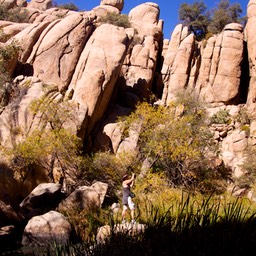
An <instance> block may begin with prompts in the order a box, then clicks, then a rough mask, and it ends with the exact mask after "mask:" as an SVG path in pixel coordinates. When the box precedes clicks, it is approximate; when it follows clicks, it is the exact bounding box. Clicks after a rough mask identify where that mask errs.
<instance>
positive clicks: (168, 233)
mask: <svg viewBox="0 0 256 256" xmlns="http://www.w3.org/2000/svg"><path fill="white" fill-rule="evenodd" d="M172 199H173V200H172V202H170V204H169V205H167V204H166V205H164V204H162V205H156V204H155V205H153V203H149V202H150V201H148V202H147V203H145V201H144V203H143V202H142V201H141V202H139V209H137V210H138V211H137V212H138V215H137V222H138V223H141V224H145V225H146V228H145V231H144V232H143V233H139V234H137V235H134V236H131V235H129V234H128V232H127V231H126V232H123V233H118V234H115V233H114V232H111V234H110V236H109V237H108V239H107V240H106V241H105V243H101V244H97V243H96V235H97V233H95V234H94V235H95V236H94V237H93V236H91V238H90V239H89V240H87V241H79V242H77V243H72V242H70V243H69V244H67V245H61V244H56V243H54V242H53V243H52V244H49V246H48V247H38V248H36V247H34V248H25V247H24V248H20V249H18V250H15V251H9V252H7V251H6V252H2V254H1V255H38V256H39V255H40V256H42V255H46V256H50V255H63V256H64V255H65V256H66V255H67V256H71V255H72V256H78V255H91V256H96V255H197V256H198V255H218V256H219V255H255V251H254V249H255V237H256V216H255V213H256V205H255V203H253V202H251V201H250V200H248V199H247V198H242V197H241V198H240V197H236V198H234V197H229V196H223V195H222V196H207V197H202V196H200V197H198V196H194V195H188V194H186V193H181V194H180V197H179V198H178V197H176V198H174V197H173V198H172ZM117 223H121V222H120V214H119V213H118V214H117V215H111V216H110V215H109V223H108V224H109V225H110V226H111V227H112V230H113V227H114V225H115V224H117ZM0 252H1V251H0Z"/></svg>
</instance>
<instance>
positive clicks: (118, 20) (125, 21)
mask: <svg viewBox="0 0 256 256" xmlns="http://www.w3.org/2000/svg"><path fill="white" fill-rule="evenodd" d="M100 22H101V23H102V24H103V23H108V24H112V25H115V26H118V27H123V28H129V27H131V23H130V21H129V17H128V16H127V15H126V14H118V13H114V12H108V13H107V14H106V15H105V16H103V17H101V18H100Z"/></svg>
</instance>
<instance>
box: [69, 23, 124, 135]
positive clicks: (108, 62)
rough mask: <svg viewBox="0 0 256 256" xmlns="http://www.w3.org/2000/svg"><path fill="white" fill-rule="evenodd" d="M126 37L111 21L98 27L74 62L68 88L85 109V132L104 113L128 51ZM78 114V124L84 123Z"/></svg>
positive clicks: (122, 29)
mask: <svg viewBox="0 0 256 256" xmlns="http://www.w3.org/2000/svg"><path fill="white" fill-rule="evenodd" d="M128 46H129V40H128V37H127V35H126V33H125V29H124V28H120V27H116V26H114V25H110V24H103V25H101V26H100V27H98V28H97V29H96V30H95V32H94V33H93V35H92V36H91V37H90V40H89V41H88V43H87V44H86V46H85V48H84V50H83V52H82V54H81V56H80V59H79V62H78V64H77V67H76V70H75V73H74V76H73V79H72V82H71V85H70V88H73V89H74V94H73V98H72V99H73V100H74V101H75V102H77V103H78V104H79V105H80V107H83V108H84V110H86V109H88V115H89V116H90V126H89V127H88V129H89V130H88V131H91V129H92V127H93V126H94V125H95V123H96V122H97V121H99V120H100V119H101V117H102V116H103V114H104V112H105V110H106V108H107V106H108V103H109V100H110V98H111V96H112V93H113V90H114V88H115V84H116V81H117V78H118V75H119V72H120V69H121V65H122V63H123V61H124V58H125V55H126V52H127V50H128ZM84 118H85V116H83V115H81V120H80V122H81V124H82V123H84V124H85V123H86V120H85V119H84Z"/></svg>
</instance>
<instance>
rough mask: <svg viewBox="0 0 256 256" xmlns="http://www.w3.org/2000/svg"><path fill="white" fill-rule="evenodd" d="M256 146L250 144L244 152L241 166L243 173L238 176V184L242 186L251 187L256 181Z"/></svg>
mask: <svg viewBox="0 0 256 256" xmlns="http://www.w3.org/2000/svg"><path fill="white" fill-rule="evenodd" d="M255 155H256V148H255V146H253V145H248V147H247V148H246V150H245V153H244V160H243V164H241V168H242V170H243V172H244V173H243V175H242V176H240V177H239V178H237V180H236V181H237V184H238V185H239V186H240V187H245V188H250V187H252V186H254V185H255V182H256V158H255Z"/></svg>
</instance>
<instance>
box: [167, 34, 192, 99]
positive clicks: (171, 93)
mask: <svg viewBox="0 0 256 256" xmlns="http://www.w3.org/2000/svg"><path fill="white" fill-rule="evenodd" d="M194 43H195V38H194V35H192V34H191V35H189V36H188V37H186V38H185V39H184V40H183V41H182V42H181V44H180V46H179V49H178V51H177V54H176V56H175V59H174V61H173V65H172V67H171V72H170V79H169V81H168V92H167V93H168V95H167V99H166V104H169V103H170V102H171V101H172V100H173V99H174V98H175V97H176V94H177V93H178V92H181V91H182V90H184V89H185V86H186V85H187V82H188V78H189V72H190V60H191V58H192V54H193V47H194Z"/></svg>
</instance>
